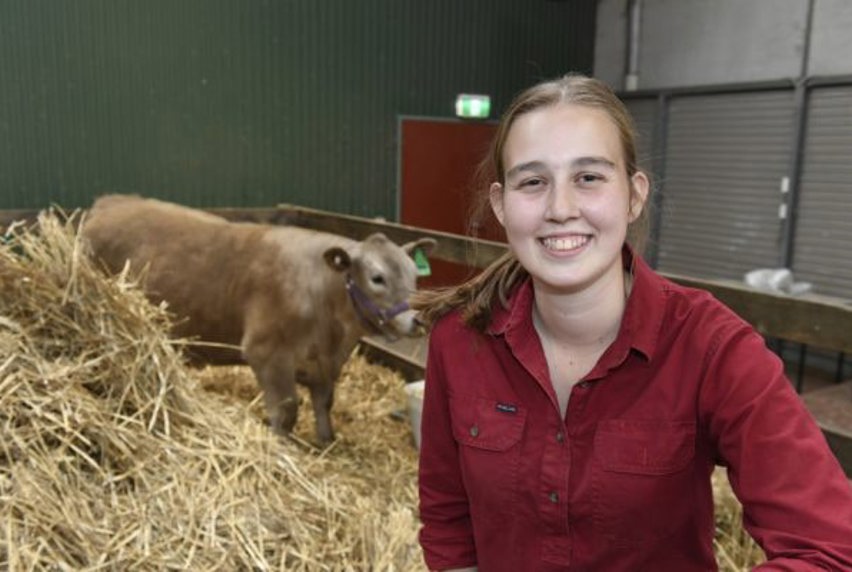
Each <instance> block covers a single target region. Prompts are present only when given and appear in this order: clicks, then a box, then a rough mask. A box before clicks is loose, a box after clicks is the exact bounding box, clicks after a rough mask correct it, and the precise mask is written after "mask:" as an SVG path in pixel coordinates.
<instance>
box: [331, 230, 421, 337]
mask: <svg viewBox="0 0 852 572" xmlns="http://www.w3.org/2000/svg"><path fill="white" fill-rule="evenodd" d="M435 244H436V243H435V240H434V239H431V238H421V239H419V240H416V241H413V242H409V243H406V244H404V245H402V246H399V245H397V244H396V243H394V242H393V241H391V240H390V239H388V238H387V237H386V236H385V235H384V234H382V233H375V234H371V235H370V236H368V237H367V238H366V239H364V240H363V241H361V242H359V243H357V245H356V246H355V248H353V249H350V250H346V249H343V248H340V247H333V248H329V249H328V250H326V251H325V261H326V263H328V265H329V266H330V267H331V268H333V269H334V270H336V271H338V272H345V273H346V280H347V289H348V290H349V295H350V296H351V298H352V303H353V305H354V307H355V311H356V312H357V313H358V314H359V315H360V316H361V319H362V320H363V321H364V322H366V323H367V324H369V325H370V326H371V327H372V328H373V329H375V330H378V331H379V332H381V333H383V334H385V335H391V336H392V335H406V336H412V335H419V334H420V333H421V330H422V328H420V324H419V323H418V322H417V320H416V314H417V313H416V312H415V311H414V310H411V309H409V307H408V297H409V296H410V295H411V294H412V293H413V292H414V290H415V289H416V288H417V284H416V282H417V266H416V265H415V263H414V260H413V259H412V256H413V254H414V252H415V251H416V250H417V249H418V248H419V249H421V250H423V252H424V254H428V253H429V252H430V251H431V250H432V249H433V248H434V247H435Z"/></svg>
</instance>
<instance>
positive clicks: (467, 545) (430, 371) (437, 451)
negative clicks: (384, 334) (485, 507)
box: [419, 322, 476, 570]
mask: <svg viewBox="0 0 852 572" xmlns="http://www.w3.org/2000/svg"><path fill="white" fill-rule="evenodd" d="M439 324H440V322H439ZM445 331H446V330H445V329H441V328H439V327H437V326H436V328H434V329H433V331H432V335H431V336H430V340H429V353H428V356H427V358H426V384H425V385H426V387H425V392H424V397H423V412H422V416H421V431H420V433H421V436H420V466H419V488H420V519H421V522H422V527H421V529H420V545H421V547H422V548H423V554H424V558H425V560H426V565H427V566H428V567H429V569H430V570H446V569H450V568H463V567H466V566H473V565H475V564H476V549H475V546H474V540H473V530H472V528H471V521H470V509H469V505H468V499H467V492H466V491H465V487H464V483H463V480H462V474H461V467H460V466H459V454H458V444H457V443H456V440H455V439H454V438H453V431H452V425H451V417H450V408H449V391H448V387H447V384H448V380H447V377H446V374H445V371H444V367H443V363H442V349H443V344H445V343H450V340H448V339H445V338H444V334H443V333H442V332H445ZM456 343H457V341H456Z"/></svg>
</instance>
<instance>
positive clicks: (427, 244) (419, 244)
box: [402, 238, 438, 255]
mask: <svg viewBox="0 0 852 572" xmlns="http://www.w3.org/2000/svg"><path fill="white" fill-rule="evenodd" d="M437 245H438V242H437V241H436V240H435V239H434V238H419V239H417V240H415V241H412V242H406V243H405V244H403V245H402V249H403V250H404V251H405V252H407V253H408V254H409V255H413V254H414V251H415V250H417V249H418V248H419V249H420V250H422V251H423V254H426V255H428V254H429V253H431V252H432V249H434V248H435V247H436V246H437Z"/></svg>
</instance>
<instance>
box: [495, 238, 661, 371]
mask: <svg viewBox="0 0 852 572" xmlns="http://www.w3.org/2000/svg"><path fill="white" fill-rule="evenodd" d="M622 260H623V261H624V267H625V268H627V269H629V270H630V271H631V273H632V275H633V287H632V289H631V291H630V297H629V298H628V299H627V306H626V308H625V310H624V316H623V318H622V321H621V328H620V330H619V332H618V336H617V337H616V339H615V341H614V342H613V344H612V346H611V347H610V350H609V351H607V354H608V355H612V356H613V357H614V358H615V359H616V360H618V361H619V362H620V361H622V360H623V359H624V358H625V357H626V354H627V351H629V350H630V349H631V348H632V349H635V350H637V351H638V352H640V353H641V354H642V355H643V356H645V358H646V359H648V360H650V359H652V358H653V355H654V350H655V349H656V347H657V341H658V339H659V335H660V326H661V325H662V317H663V315H664V314H665V305H666V290H667V288H666V280H665V279H663V278H662V277H661V276H659V275H658V274H656V273H655V272H654V271H653V270H652V269H651V268H650V267H649V266H648V264H647V263H646V262H645V261H644V260H643V259H642V257H641V256H637V255H636V254H635V253H634V251H633V249H632V248H631V247H630V246H628V245H625V246H624V249H623V251H622ZM533 298H534V295H533V287H532V279H531V278H530V277H527V278H525V279H524V280H523V281H522V282H521V284H519V285H518V286H517V287H515V289H514V291H513V292H512V293H511V294H510V296H509V300H508V307H507V308H503V307H502V306H500V305H499V304H498V305H497V307H496V308H495V310H494V312H493V314H492V317H491V324H490V325H489V327H488V333H490V334H492V335H505V334H507V333H509V332H512V333H517V334H521V333H526V332H529V331H531V328H532V327H533V326H532V305H533Z"/></svg>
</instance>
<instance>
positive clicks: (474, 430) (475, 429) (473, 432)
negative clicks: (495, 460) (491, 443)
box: [470, 425, 479, 437]
mask: <svg viewBox="0 0 852 572" xmlns="http://www.w3.org/2000/svg"><path fill="white" fill-rule="evenodd" d="M477 435H479V427H477V426H476V425H474V426H472V427H471V428H470V436H471V437H476V436H477Z"/></svg>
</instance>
